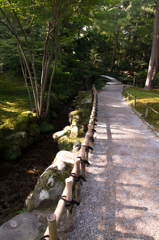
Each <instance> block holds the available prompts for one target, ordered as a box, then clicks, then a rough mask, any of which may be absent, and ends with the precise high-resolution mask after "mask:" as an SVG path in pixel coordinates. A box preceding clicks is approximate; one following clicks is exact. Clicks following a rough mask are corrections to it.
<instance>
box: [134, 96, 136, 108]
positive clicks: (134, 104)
mask: <svg viewBox="0 0 159 240" xmlns="http://www.w3.org/2000/svg"><path fill="white" fill-rule="evenodd" d="M135 107H136V96H135V97H134V108H135Z"/></svg>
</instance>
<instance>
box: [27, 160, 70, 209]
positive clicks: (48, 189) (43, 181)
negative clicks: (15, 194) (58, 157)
mask: <svg viewBox="0 0 159 240" xmlns="http://www.w3.org/2000/svg"><path fill="white" fill-rule="evenodd" d="M70 172H71V169H66V171H63V172H62V171H58V170H57V169H54V168H53V167H52V165H50V166H49V167H48V168H47V169H46V170H45V172H44V173H43V174H42V175H41V176H40V178H39V179H38V181H37V184H36V186H35V189H34V191H33V194H32V197H31V199H30V200H29V201H28V208H29V209H30V210H31V209H34V208H39V207H48V206H49V205H51V204H54V203H55V202H57V200H58V199H59V197H60V196H61V194H62V191H63V189H64V186H65V179H66V178H67V177H69V175H70Z"/></svg>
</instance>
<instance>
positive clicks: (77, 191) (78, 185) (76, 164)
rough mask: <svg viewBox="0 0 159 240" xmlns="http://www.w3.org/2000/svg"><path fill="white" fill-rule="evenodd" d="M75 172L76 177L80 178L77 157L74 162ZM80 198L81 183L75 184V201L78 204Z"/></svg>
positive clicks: (78, 159)
mask: <svg viewBox="0 0 159 240" xmlns="http://www.w3.org/2000/svg"><path fill="white" fill-rule="evenodd" d="M75 172H76V176H77V177H79V176H80V158H78V157H77V160H76V161H75ZM80 197H81V182H80V181H78V182H76V201H77V202H80Z"/></svg>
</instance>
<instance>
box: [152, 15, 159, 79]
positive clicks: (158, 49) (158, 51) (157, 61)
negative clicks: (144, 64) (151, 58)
mask: <svg viewBox="0 0 159 240" xmlns="http://www.w3.org/2000/svg"><path fill="white" fill-rule="evenodd" d="M158 20H159V19H158ZM158 65H159V24H158V27H157V46H156V53H155V65H154V69H153V74H152V79H154V78H156V75H157V71H158Z"/></svg>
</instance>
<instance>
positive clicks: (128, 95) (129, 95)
mask: <svg viewBox="0 0 159 240" xmlns="http://www.w3.org/2000/svg"><path fill="white" fill-rule="evenodd" d="M129 100H130V93H129V92H128V101H129Z"/></svg>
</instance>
